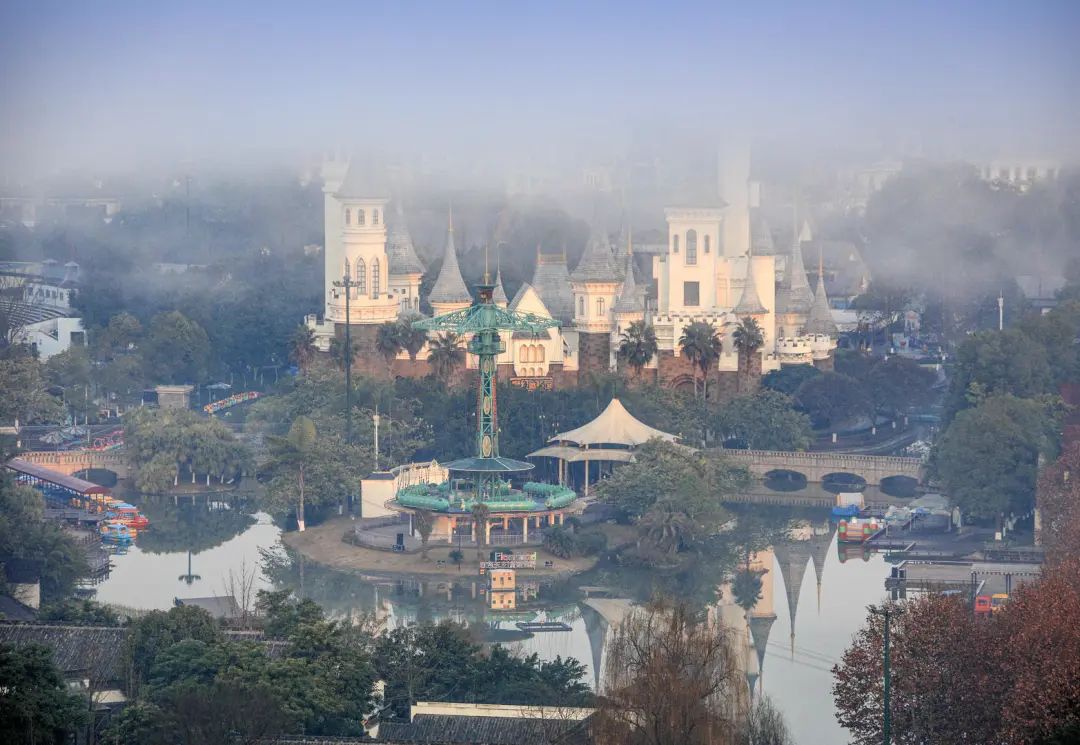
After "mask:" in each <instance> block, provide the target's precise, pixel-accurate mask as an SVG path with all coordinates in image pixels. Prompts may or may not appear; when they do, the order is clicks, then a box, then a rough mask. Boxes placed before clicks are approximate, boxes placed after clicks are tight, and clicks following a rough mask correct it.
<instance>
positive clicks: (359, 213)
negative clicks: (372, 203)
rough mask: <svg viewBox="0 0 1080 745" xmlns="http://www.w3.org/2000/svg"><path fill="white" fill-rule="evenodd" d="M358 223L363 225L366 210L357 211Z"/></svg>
mask: <svg viewBox="0 0 1080 745" xmlns="http://www.w3.org/2000/svg"><path fill="white" fill-rule="evenodd" d="M356 224H357V225H363V224H364V211H363V210H357V211H356Z"/></svg>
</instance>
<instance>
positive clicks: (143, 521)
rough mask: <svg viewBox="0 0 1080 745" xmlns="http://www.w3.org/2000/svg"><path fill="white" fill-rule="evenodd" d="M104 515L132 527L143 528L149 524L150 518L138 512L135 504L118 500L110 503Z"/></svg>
mask: <svg viewBox="0 0 1080 745" xmlns="http://www.w3.org/2000/svg"><path fill="white" fill-rule="evenodd" d="M106 515H107V516H108V517H110V518H113V519H114V520H117V521H119V522H122V523H124V524H125V525H128V526H130V527H132V528H145V527H146V526H148V525H149V524H150V520H148V519H147V517H146V516H145V515H143V514H142V513H141V512H139V510H138V508H137V507H135V505H133V504H128V503H127V502H118V503H117V504H114V505H112V507H110V508H109V511H108V512H107V513H106Z"/></svg>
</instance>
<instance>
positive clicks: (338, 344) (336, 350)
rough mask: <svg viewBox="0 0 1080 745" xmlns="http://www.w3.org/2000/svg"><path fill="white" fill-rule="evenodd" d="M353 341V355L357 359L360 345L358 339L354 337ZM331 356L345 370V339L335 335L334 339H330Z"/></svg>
mask: <svg viewBox="0 0 1080 745" xmlns="http://www.w3.org/2000/svg"><path fill="white" fill-rule="evenodd" d="M351 341H352V356H353V359H356V355H357V353H358V352H359V351H360V345H359V343H358V342H357V341H356V339H352V340H351ZM330 356H331V357H332V358H333V360H334V362H336V363H337V364H338V366H340V367H341V369H343V370H344V369H345V340H344V339H339V338H337V337H336V336H335V337H334V338H333V339H331V340H330Z"/></svg>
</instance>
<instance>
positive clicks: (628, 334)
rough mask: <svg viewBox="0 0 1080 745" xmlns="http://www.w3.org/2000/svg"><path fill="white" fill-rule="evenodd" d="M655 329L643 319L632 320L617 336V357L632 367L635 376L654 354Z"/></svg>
mask: <svg viewBox="0 0 1080 745" xmlns="http://www.w3.org/2000/svg"><path fill="white" fill-rule="evenodd" d="M657 348H658V347H657V344H656V331H655V330H654V329H653V327H652V326H650V325H649V324H647V323H646V322H645V321H634V322H633V323H631V324H630V325H629V326H628V327H627V329H626V331H624V332H623V333H622V335H621V336H620V337H619V350H618V356H619V359H620V360H622V361H624V362H626V363H627V364H628V365H630V367H632V368H634V372H635V373H636V374H637V376H638V377H639V378H640V377H641V371H642V370H643V369H644V368H645V365H647V364H648V363H649V360H651V359H652V358H653V357H655V356H656V351H657Z"/></svg>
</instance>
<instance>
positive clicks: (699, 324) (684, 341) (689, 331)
mask: <svg viewBox="0 0 1080 745" xmlns="http://www.w3.org/2000/svg"><path fill="white" fill-rule="evenodd" d="M679 348H680V349H681V350H682V353H683V354H684V355H686V359H688V360H690V364H692V365H694V366H696V368H697V369H698V370H700V371H701V374H702V375H703V376H704V379H705V381H704V382H705V393H704V396H703V397H704V398H708V394H709V368H710V367H712V366H713V365H714V364H716V362H717V361H718V360H719V359H720V353H721V351H722V343H721V341H720V334H719V332H718V331H717V330H716V328H715V327H714V326H713V325H712V324H711V323H706V322H705V321H694V322H693V323H691V324H690V325H689V326H687V327H686V328H685V329H683V333H682V336H680V337H679ZM694 395H695V396H697V372H696V371H695V373H694Z"/></svg>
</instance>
